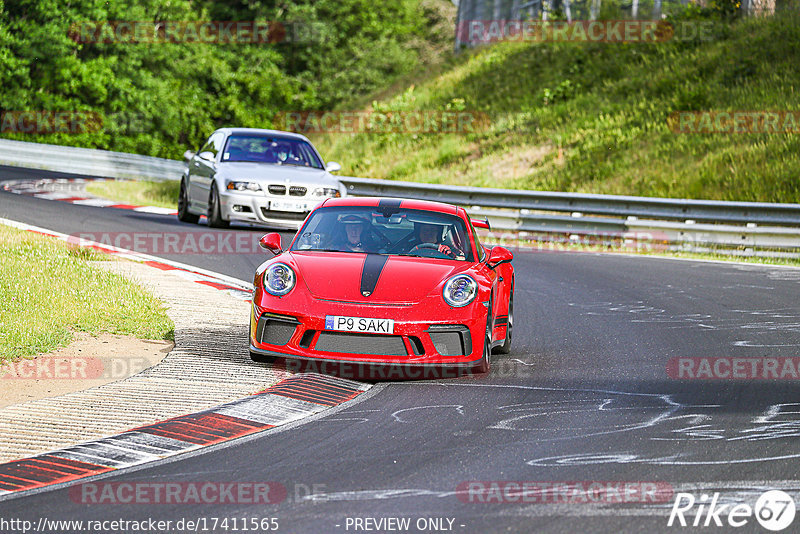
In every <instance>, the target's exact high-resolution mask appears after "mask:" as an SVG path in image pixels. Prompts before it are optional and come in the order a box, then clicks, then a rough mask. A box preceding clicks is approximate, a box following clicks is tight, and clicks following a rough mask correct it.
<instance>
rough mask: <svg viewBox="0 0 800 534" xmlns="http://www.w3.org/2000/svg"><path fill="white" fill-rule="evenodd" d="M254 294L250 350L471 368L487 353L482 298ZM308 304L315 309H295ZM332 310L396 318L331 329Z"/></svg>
mask: <svg viewBox="0 0 800 534" xmlns="http://www.w3.org/2000/svg"><path fill="white" fill-rule="evenodd" d="M254 297H255V298H254V299H253V300H254V304H253V306H252V308H251V317H250V350H251V351H252V352H254V353H257V354H262V355H266V356H277V357H281V358H291V359H302V360H306V361H313V362H320V363H321V362H336V363H338V364H342V363H350V364H356V365H373V364H375V365H382V366H387V365H388V366H389V367H390V368H391V367H397V368H404V369H413V368H426V367H436V368H443V367H446V368H465V369H471V368H472V367H475V366H477V365H478V364H479V363H480V362H481V360H482V358H483V353H484V337H485V333H486V319H487V313H488V310H487V307H486V305H485V304H484V303H482V302H480V299H476V301H475V302H473V303H472V304H470V305H468V306H465V307H463V308H452V307H450V306H448V305H447V304H446V303H444V302H443V300H442V299H441V298H438V299H437V298H434V297H428V298H426V299H423V301H422V302H419V303H416V304H409V305H403V306H398V305H368V304H362V303H348V302H333V301H320V300H317V299H314V298H313V297H310V296H308V295H304V296H302V297H301V296H297V297H295V298H283V299H278V298H275V297H271V296H269V295H265V294H264V293H263V292H262V291H257V293H256V295H255V296H254ZM297 300H302V301H306V300H307V301H308V302H297ZM309 309H313V310H314V312H312V313H309V312H307V311H302V312H300V311H295V310H309ZM328 315H333V316H347V317H365V318H386V319H393V320H394V333H393V334H355V333H349V332H339V331H334V330H326V328H325V318H326V316H328Z"/></svg>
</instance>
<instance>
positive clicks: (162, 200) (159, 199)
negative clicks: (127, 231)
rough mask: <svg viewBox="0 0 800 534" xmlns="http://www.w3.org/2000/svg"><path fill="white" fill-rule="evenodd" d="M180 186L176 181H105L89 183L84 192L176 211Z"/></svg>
mask: <svg viewBox="0 0 800 534" xmlns="http://www.w3.org/2000/svg"><path fill="white" fill-rule="evenodd" d="M180 186H181V185H180V181H178V180H164V181H163V182H147V181H137V180H107V181H102V182H100V181H98V182H89V184H88V185H87V186H86V192H87V193H90V194H92V195H96V196H98V197H102V198H107V199H109V200H115V201H117V202H120V203H123V204H132V205H136V206H156V207H159V208H173V209H177V208H178V193H179V192H180Z"/></svg>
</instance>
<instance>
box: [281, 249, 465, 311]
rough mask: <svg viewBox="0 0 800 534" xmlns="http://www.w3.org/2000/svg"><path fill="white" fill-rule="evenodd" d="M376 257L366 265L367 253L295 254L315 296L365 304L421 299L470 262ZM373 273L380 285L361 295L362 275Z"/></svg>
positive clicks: (304, 277)
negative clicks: (365, 294)
mask: <svg viewBox="0 0 800 534" xmlns="http://www.w3.org/2000/svg"><path fill="white" fill-rule="evenodd" d="M372 257H373V261H372V262H371V264H370V265H369V266H367V267H365V262H366V260H367V254H358V253H347V252H324V253H323V252H293V253H292V258H293V259H294V262H295V264H296V265H297V268H298V269H299V271H300V276H301V277H302V278H303V280H304V281H305V283H306V286H308V290H309V291H310V292H311V294H312V295H313V296H314V297H316V298H318V299H326V300H341V301H348V302H364V303H365V304H366V303H381V304H384V303H416V302H419V301H420V300H422V299H423V298H425V297H426V296H428V295H430V294H431V293H432V292H434V291H435V290H437V286H438V285H439V284H440V283H441V282H442V281H443V280H444V279H446V278H448V277H449V276H452V275H453V274H456V273H458V272H461V271H464V270H465V269H467V268H468V267H469V265H470V264H469V263H467V262H462V261H459V262H455V261H451V260H438V259H429V258H413V257H408V256H377V255H372ZM383 260H385V263H383ZM381 264H382V265H381ZM370 276H372V277H375V276H377V277H378V278H377V284H375V285H374V289H373V291H372V292H371V293H370V295H369V296H366V297H365V296H364V295H362V294H361V288H362V278H364V277H367V278H369V277H370ZM373 279H374V278H373ZM367 285H369V284H367Z"/></svg>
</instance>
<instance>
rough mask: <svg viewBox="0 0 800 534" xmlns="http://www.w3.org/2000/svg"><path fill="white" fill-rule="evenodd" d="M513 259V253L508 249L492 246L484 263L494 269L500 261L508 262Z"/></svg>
mask: <svg viewBox="0 0 800 534" xmlns="http://www.w3.org/2000/svg"><path fill="white" fill-rule="evenodd" d="M513 259H514V254H512V253H511V251H510V250H508V249H506V248H503V247H492V252H491V253H490V254H489V259H488V260H487V261H486V264H487V265H488V266H489V267H491V268H492V269H494V268H495V267H497V266H498V265H500V264H501V263H510V262H511V260H513Z"/></svg>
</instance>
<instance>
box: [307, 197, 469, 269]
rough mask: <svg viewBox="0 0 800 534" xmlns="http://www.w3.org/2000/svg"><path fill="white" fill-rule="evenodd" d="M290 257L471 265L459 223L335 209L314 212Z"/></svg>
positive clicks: (425, 214)
mask: <svg viewBox="0 0 800 534" xmlns="http://www.w3.org/2000/svg"><path fill="white" fill-rule="evenodd" d="M292 250H293V251H314V250H316V251H335V252H356V253H373V254H393V255H401V256H418V257H426V258H446V259H453V260H461V261H475V260H474V258H475V255H474V253H473V250H472V246H471V245H470V241H469V239H468V237H467V229H466V225H465V224H464V221H463V220H462V219H461V218H459V217H456V216H455V215H449V214H446V213H439V212H435V211H423V210H412V209H401V208H389V209H386V208H381V207H364V206H337V207H329V208H320V209H318V210H317V211H315V212H314V213H313V214H312V215H311V217H310V218H309V220H308V221H307V222H306V224H305V225H304V226H303V228H302V229H301V230H300V233H299V235H298V237H297V239H296V240H295V242H294V245H293V246H292Z"/></svg>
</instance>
